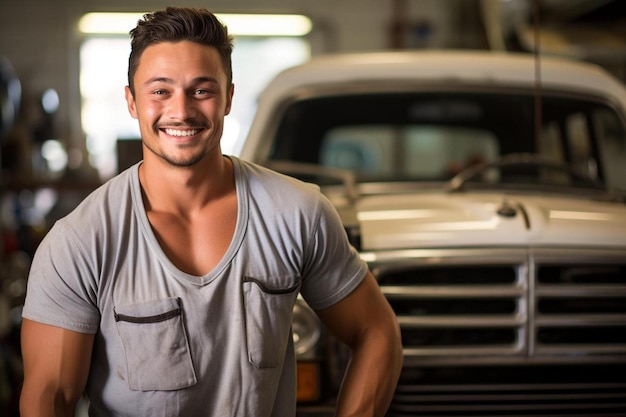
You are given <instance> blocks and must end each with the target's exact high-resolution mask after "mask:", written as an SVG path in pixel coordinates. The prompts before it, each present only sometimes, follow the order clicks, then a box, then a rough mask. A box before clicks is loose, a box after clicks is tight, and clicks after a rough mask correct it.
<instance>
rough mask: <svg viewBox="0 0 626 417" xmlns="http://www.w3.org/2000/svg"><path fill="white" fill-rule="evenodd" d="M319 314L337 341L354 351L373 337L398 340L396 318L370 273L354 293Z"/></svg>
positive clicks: (318, 312) (319, 311)
mask: <svg viewBox="0 0 626 417" xmlns="http://www.w3.org/2000/svg"><path fill="white" fill-rule="evenodd" d="M317 314H318V315H319V317H320V318H321V320H322V322H324V324H325V325H326V327H327V328H328V329H329V330H330V331H331V333H333V334H334V335H335V337H337V338H338V339H339V340H340V341H342V342H343V343H346V344H347V345H349V346H351V347H354V346H355V344H357V343H358V342H359V341H360V340H362V339H363V338H364V337H366V336H368V335H372V333H376V334H381V333H382V334H386V335H387V336H388V337H397V334H398V332H399V331H398V323H397V319H396V316H395V314H394V312H393V310H392V309H391V306H390V305H389V303H388V302H387V299H386V298H385V296H384V295H383V294H382V292H381V291H380V287H379V286H378V283H377V282H376V279H375V278H374V276H373V275H372V273H371V272H369V271H368V272H367V274H366V276H365V278H364V279H363V281H362V282H361V283H360V284H359V286H358V287H357V288H356V289H355V290H354V291H353V292H352V293H350V294H349V295H348V296H347V297H345V298H344V299H343V300H341V301H340V302H338V303H337V304H335V305H333V306H331V307H329V308H326V309H323V310H318V311H317Z"/></svg>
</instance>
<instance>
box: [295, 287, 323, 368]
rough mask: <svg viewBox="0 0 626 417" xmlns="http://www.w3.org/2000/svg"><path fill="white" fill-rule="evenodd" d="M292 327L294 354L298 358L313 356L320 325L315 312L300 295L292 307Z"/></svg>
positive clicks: (318, 337)
mask: <svg viewBox="0 0 626 417" xmlns="http://www.w3.org/2000/svg"><path fill="white" fill-rule="evenodd" d="M292 329H293V344H294V348H295V351H296V356H297V357H298V358H299V359H304V358H311V357H313V356H314V355H315V347H316V345H317V342H318V341H319V340H320V336H321V332H322V327H321V323H320V320H319V318H318V317H317V315H316V314H315V312H314V311H313V310H312V309H311V307H309V306H308V305H307V304H306V302H305V301H304V300H303V299H302V298H300V297H298V299H297V300H296V305H295V306H294V308H293V322H292Z"/></svg>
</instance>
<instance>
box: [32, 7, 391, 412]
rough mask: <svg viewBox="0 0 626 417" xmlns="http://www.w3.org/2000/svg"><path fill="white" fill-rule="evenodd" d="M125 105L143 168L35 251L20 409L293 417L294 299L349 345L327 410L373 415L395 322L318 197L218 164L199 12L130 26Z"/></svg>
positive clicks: (224, 160)
mask: <svg viewBox="0 0 626 417" xmlns="http://www.w3.org/2000/svg"><path fill="white" fill-rule="evenodd" d="M131 36H132V44H131V46H132V50H131V54H130V60H129V71H128V78H129V80H128V82H129V85H128V87H127V88H126V100H127V102H128V109H129V111H130V114H131V115H132V116H133V117H135V118H136V119H137V120H138V123H139V126H140V130H141V136H142V141H143V153H144V159H143V161H142V162H141V163H140V164H137V165H135V166H133V167H131V168H130V169H128V170H126V171H124V172H123V173H121V174H120V175H118V176H117V177H115V178H113V179H112V180H110V181H108V182H107V183H106V184H104V185H103V186H102V187H100V188H99V189H97V190H96V191H95V192H94V193H92V194H91V195H90V196H89V197H87V198H86V199H85V201H83V202H82V203H81V204H80V205H79V206H78V207H77V208H76V209H75V210H74V212H73V213H71V214H70V215H69V216H67V217H66V218H64V219H61V220H59V221H58V222H57V223H56V224H55V225H54V226H53V228H52V229H51V230H50V232H49V233H48V235H47V236H46V238H45V239H44V241H43V242H42V243H41V245H40V246H39V248H38V250H37V253H36V255H35V258H34V260H33V264H32V267H31V274H30V277H29V284H28V285H29V287H28V292H27V299H26V303H25V306H24V311H23V317H24V320H23V324H22V352H23V357H24V373H25V378H24V386H23V390H22V397H21V402H20V405H21V415H22V416H23V417H28V416H39V417H41V416H53V415H54V416H66V415H73V412H74V408H75V404H76V402H77V401H78V399H79V398H80V396H81V395H82V394H83V392H85V393H86V394H87V396H88V398H89V410H90V411H89V412H90V415H93V416H118V415H119V416H121V415H124V416H150V417H155V416H185V417H189V416H191V417H193V416H250V417H265V416H268V417H269V416H276V417H283V416H294V415H295V378H294V375H295V359H294V352H293V341H292V340H291V336H290V326H291V314H292V308H293V306H294V302H295V299H296V296H297V294H298V293H299V292H300V293H302V295H303V296H304V297H305V299H306V300H307V301H308V302H309V304H310V305H311V306H312V307H313V308H314V309H316V311H317V313H318V314H319V316H320V317H321V319H322V320H323V322H324V323H325V324H326V325H327V326H328V328H329V329H330V330H331V331H332V332H333V333H334V334H335V335H337V337H338V338H339V339H340V340H342V341H343V342H345V343H346V344H348V345H349V346H350V347H351V349H352V359H351V362H350V365H349V368H348V370H347V371H346V375H345V379H344V382H343V384H342V388H341V394H340V398H339V403H338V407H337V415H338V416H348V415H350V416H357V415H358V416H382V415H383V414H384V412H385V410H386V408H387V407H388V405H389V402H390V400H391V396H392V394H393V390H394V388H395V384H396V382H397V378H398V376H399V372H400V367H401V361H402V352H401V343H400V339H399V330H398V325H397V322H396V320H395V316H394V314H393V312H392V310H391V309H390V307H389V305H388V303H387V302H386V300H385V298H384V297H383V296H382V294H381V292H380V291H379V288H378V286H377V283H376V282H375V280H374V278H373V276H372V275H371V273H370V272H369V271H368V270H367V266H366V265H365V264H364V263H363V262H362V261H361V260H360V259H359V257H358V255H357V254H356V252H355V250H354V249H353V248H351V247H350V246H349V245H348V243H347V241H346V237H345V233H344V231H343V229H342V227H341V224H340V221H339V219H338V216H337V214H336V212H335V211H334V210H333V208H332V206H331V205H330V203H329V202H328V200H327V199H326V198H324V197H323V196H322V195H321V194H320V191H319V189H318V188H316V187H313V186H311V185H305V184H303V183H301V182H299V181H296V180H294V179H291V178H289V177H286V176H283V175H280V174H277V173H274V172H271V171H269V170H267V169H264V168H261V167H259V166H256V165H253V164H250V163H247V162H244V161H241V160H239V159H237V158H235V157H227V156H224V155H222V153H221V150H220V138H221V135H222V128H223V122H224V116H225V115H227V114H228V113H229V110H230V106H231V101H232V97H233V92H234V85H233V83H232V70H231V58H230V56H231V52H232V40H231V38H230V37H229V35H228V33H227V30H226V28H225V27H224V26H223V25H221V23H220V22H219V21H218V20H217V19H216V18H215V16H213V15H212V14H211V13H209V12H208V11H206V10H204V9H192V8H174V7H169V8H167V9H165V10H162V11H158V12H155V13H152V14H148V15H145V16H144V19H143V20H141V21H139V23H138V25H137V27H136V28H135V29H133V30H132V31H131Z"/></svg>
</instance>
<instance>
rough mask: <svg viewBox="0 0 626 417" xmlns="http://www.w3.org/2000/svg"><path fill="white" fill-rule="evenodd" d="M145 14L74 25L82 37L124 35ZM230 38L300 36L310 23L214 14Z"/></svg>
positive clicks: (93, 18)
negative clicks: (87, 34)
mask: <svg viewBox="0 0 626 417" xmlns="http://www.w3.org/2000/svg"><path fill="white" fill-rule="evenodd" d="M144 14H145V13H87V14H86V15H84V16H83V17H82V18H81V19H80V22H79V23H78V29H79V30H80V31H81V32H82V33H91V34H128V32H129V31H130V30H131V29H132V28H134V27H135V26H137V21H139V20H140V19H141V18H142V17H143V15H144ZM216 16H217V18H218V19H220V20H221V21H222V22H223V23H224V24H225V25H226V26H228V32H229V33H230V34H231V35H233V36H304V35H306V34H307V33H309V32H310V31H311V29H312V27H313V24H312V22H311V19H309V18H308V17H306V16H303V15H294V14H221V13H217V14H216Z"/></svg>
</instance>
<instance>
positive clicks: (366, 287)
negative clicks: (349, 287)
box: [318, 272, 402, 417]
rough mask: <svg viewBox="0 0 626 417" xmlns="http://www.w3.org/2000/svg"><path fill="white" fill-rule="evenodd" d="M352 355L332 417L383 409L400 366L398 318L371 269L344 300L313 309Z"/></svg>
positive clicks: (371, 413)
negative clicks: (329, 305) (335, 410)
mask: <svg viewBox="0 0 626 417" xmlns="http://www.w3.org/2000/svg"><path fill="white" fill-rule="evenodd" d="M318 314H319V316H320V318H321V319H322V321H323V322H324V324H325V325H326V326H327V327H328V328H329V330H330V331H331V332H332V333H333V334H334V335H335V336H336V337H337V338H338V339H339V340H341V341H342V342H344V343H346V344H347V345H348V346H349V347H350V349H351V351H352V357H351V360H350V364H349V366H348V369H347V371H346V375H345V377H344V381H343V384H342V387H341V392H340V395H339V400H338V404H337V414H336V415H337V417H348V416H363V417H365V416H368V417H374V416H376V417H381V416H383V415H384V414H385V412H386V411H387V408H388V407H389V404H390V402H391V398H392V396H393V392H394V390H395V387H396V384H397V381H398V378H399V375H400V370H401V368H402V342H401V340H400V330H399V327H398V322H397V320H396V317H395V315H394V313H393V310H392V309H391V307H390V306H389V303H388V302H387V300H386V299H385V297H384V296H383V295H382V293H381V292H380V289H379V287H378V284H377V282H376V280H375V278H374V277H373V276H372V274H371V273H370V272H368V273H367V276H366V277H365V279H364V280H363V282H362V283H361V284H360V285H359V286H358V287H357V288H356V290H354V291H353V292H352V294H350V295H349V296H348V297H346V298H345V299H344V300H342V301H340V302H339V303H337V304H336V305H334V306H332V307H330V308H328V309H324V310H320V311H318Z"/></svg>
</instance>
